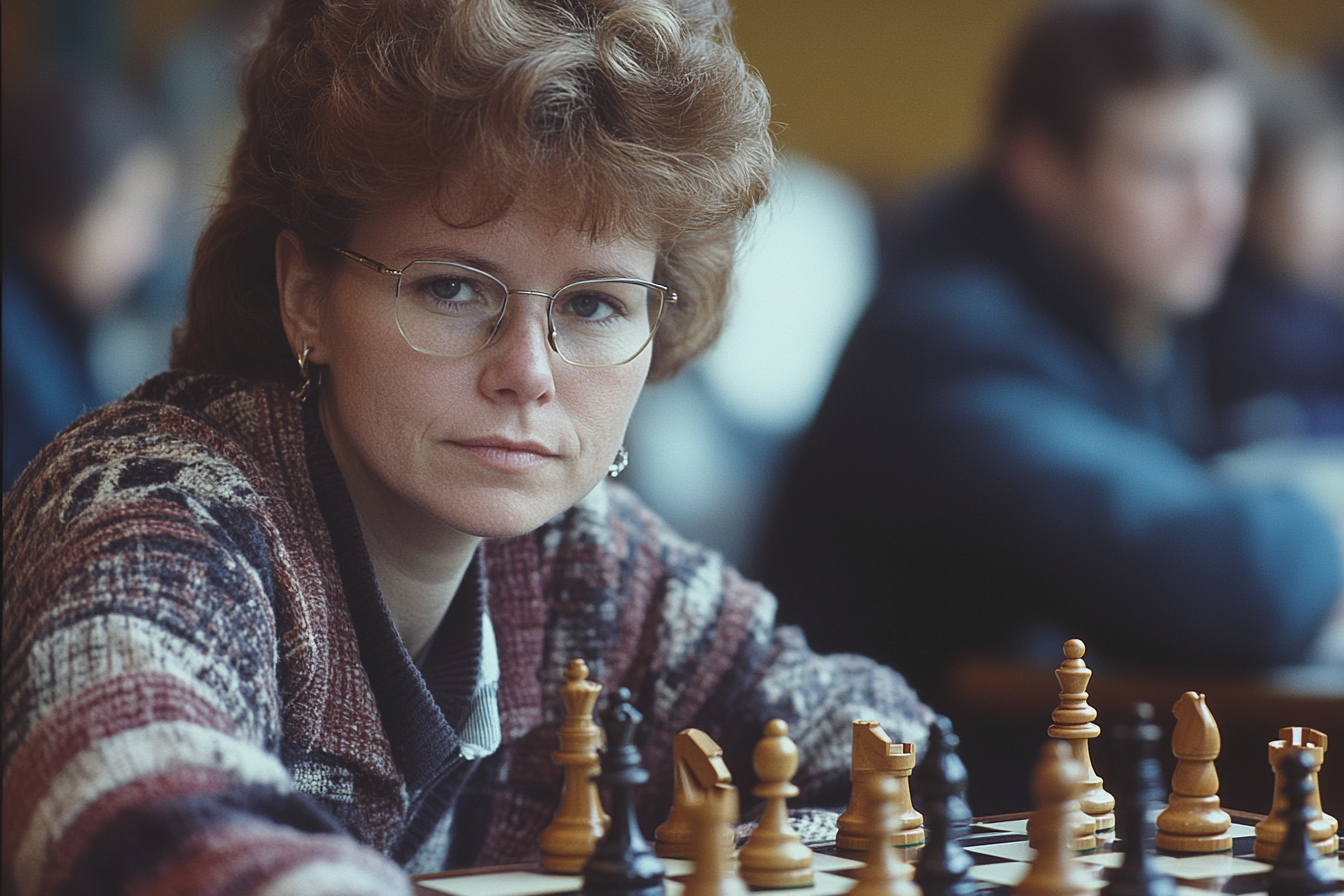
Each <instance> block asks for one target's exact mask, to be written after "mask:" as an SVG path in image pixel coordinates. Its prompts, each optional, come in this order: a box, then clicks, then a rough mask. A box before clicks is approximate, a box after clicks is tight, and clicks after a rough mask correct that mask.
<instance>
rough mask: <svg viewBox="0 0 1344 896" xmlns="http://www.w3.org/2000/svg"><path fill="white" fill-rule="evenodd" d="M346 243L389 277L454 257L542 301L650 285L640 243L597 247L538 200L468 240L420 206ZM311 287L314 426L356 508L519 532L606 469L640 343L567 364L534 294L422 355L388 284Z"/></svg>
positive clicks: (370, 276)
mask: <svg viewBox="0 0 1344 896" xmlns="http://www.w3.org/2000/svg"><path fill="white" fill-rule="evenodd" d="M534 198H535V197H534ZM347 248H350V249H353V250H354V251H356V252H359V253H362V254H364V255H366V256H368V257H370V258H374V259H377V260H378V261H380V262H382V263H383V264H385V265H387V266H388V267H391V268H396V269H401V268H403V267H404V266H405V265H406V264H408V263H410V262H412V261H415V260H417V259H435V260H447V261H457V262H460V263H463V264H467V265H470V266H472V267H475V268H479V269H481V270H485V271H487V272H489V273H492V274H494V275H495V276H496V277H498V278H499V279H500V280H501V281H503V282H504V283H505V284H506V285H507V286H508V287H509V289H511V290H514V289H527V290H538V291H542V292H546V293H553V292H555V291H556V290H558V289H559V288H560V287H562V286H565V285H566V284H569V283H572V282H574V281H577V280H585V279H592V278H596V277H632V278H639V279H643V280H651V279H652V278H653V271H654V263H655V250H654V248H653V246H651V245H650V244H648V243H645V242H641V241H637V240H632V239H611V240H596V241H595V240H593V239H591V238H589V237H588V236H587V235H585V234H583V233H580V232H579V231H578V229H576V228H575V227H573V226H571V225H570V224H569V223H568V222H567V221H565V220H564V219H563V218H562V217H559V216H558V214H557V213H556V212H555V210H554V207H553V205H552V204H549V203H544V202H540V203H538V202H524V201H520V202H518V203H516V204H515V205H514V207H513V208H512V210H510V211H509V212H508V213H507V214H506V215H504V216H503V217H502V218H500V219H499V220H497V221H494V222H491V223H489V224H484V225H481V226H478V227H472V228H469V229H459V228H453V227H450V226H447V225H446V224H444V223H443V222H442V221H441V220H440V219H439V217H438V216H437V215H436V214H435V213H434V211H433V209H432V208H431V207H430V205H429V204H428V203H427V202H425V203H421V204H418V205H399V206H397V207H395V208H390V209H387V210H385V211H382V212H380V213H377V214H373V215H370V216H368V217H367V218H365V219H364V220H362V221H361V222H360V223H359V224H358V225H357V226H356V227H355V229H354V232H353V233H352V234H351V236H350V238H349V242H348V247H347ZM283 282H284V278H283V275H282V284H283ZM313 282H317V280H316V278H315V279H314V281H313ZM324 284H325V287H326V288H325V290H323V292H325V295H322V296H320V298H319V300H318V302H317V303H316V321H315V323H316V332H315V333H314V335H313V337H312V339H311V340H310V341H309V344H310V345H311V346H312V355H311V357H310V360H311V361H312V362H313V363H316V364H320V365H324V367H325V370H324V372H323V382H322V387H321V392H320V395H321V398H320V401H321V411H322V420H323V426H324V429H325V431H326V434H327V437H328V439H329V440H330V442H331V444H332V450H333V452H334V453H335V455H336V457H337V460H338V462H339V464H340V466H341V471H342V473H343V474H344V476H345V478H346V480H347V482H348V483H349V485H350V488H351V493H352V495H354V496H355V500H356V505H357V506H360V505H361V503H367V502H368V501H376V502H379V503H380V504H381V505H382V510H383V512H388V511H391V512H397V513H406V512H410V513H413V514H420V515H423V517H424V518H425V519H426V521H427V522H429V523H430V524H433V523H434V522H435V521H437V523H439V524H442V525H445V526H447V527H450V528H451V529H453V530H456V531H459V532H463V533H467V534H470V535H476V536H483V537H493V536H509V535H518V534H521V533H524V532H528V531H531V530H532V529H535V528H536V527H537V526H539V525H540V524H542V523H543V522H545V521H546V520H548V519H550V518H551V517H553V516H555V515H556V514H558V513H560V512H562V511H564V510H566V509H568V508H569V507H571V506H572V505H573V504H574V503H575V502H576V501H578V500H579V499H580V498H581V497H583V496H584V495H585V494H587V493H588V492H589V491H590V490H591V489H592V488H593V487H594V486H595V485H596V484H597V482H598V481H599V480H600V479H601V478H602V476H603V475H604V474H605V473H606V471H607V467H608V466H609V465H610V464H611V462H612V460H613V459H614V458H615V456H616V453H617V450H618V449H619V447H620V445H621V442H622V439H623V438H624V435H625V428H626V424H627V422H628V421H629V419H630V413H631V411H632V410H633V409H634V406H635V400H636V399H637V398H638V397H639V393H640V390H641V389H642V388H643V385H644V380H645V378H646V376H647V374H648V370H649V361H650V355H651V352H652V349H651V348H646V349H645V350H644V351H643V352H641V353H640V354H639V355H638V356H637V357H636V358H635V359H634V360H632V361H630V362H628V363H626V364H624V365H621V366H618V367H608V368H601V369H585V368H579V367H574V366H571V365H569V364H567V363H566V362H565V361H563V360H561V358H560V357H559V356H558V355H556V353H555V352H553V351H552V350H551V349H550V346H549V345H548V343H547V340H546V332H545V330H546V299H544V298H542V297H539V296H532V295H514V296H511V297H510V298H509V302H508V311H507V314H506V315H505V318H504V321H503V323H502V324H501V325H500V330H499V333H498V335H497V337H496V338H495V340H494V341H493V342H492V343H491V344H490V345H488V346H487V347H486V348H484V349H482V350H481V351H479V352H477V353H475V354H473V355H469V356H467V357H464V358H441V357H435V356H431V355H426V354H422V353H420V352H417V351H415V350H414V349H412V348H411V347H410V345H408V344H407V343H406V340H405V339H404V338H402V335H401V332H400V331H399V330H398V329H397V322H396V318H395V310H394V305H395V303H394V293H395V285H396V280H395V278H393V277H391V276H388V275H385V274H379V273H377V272H375V271H372V270H369V269H368V268H365V267H363V266H362V265H360V264H357V263H355V262H353V261H343V262H341V264H340V266H339V267H338V269H337V273H336V275H335V276H334V277H332V278H330V279H327V280H325V281H324ZM292 332H294V331H293V330H292V329H291V333H292ZM361 498H362V501H361ZM360 509H361V513H363V512H364V507H362V506H361V507H360ZM412 518H414V517H412Z"/></svg>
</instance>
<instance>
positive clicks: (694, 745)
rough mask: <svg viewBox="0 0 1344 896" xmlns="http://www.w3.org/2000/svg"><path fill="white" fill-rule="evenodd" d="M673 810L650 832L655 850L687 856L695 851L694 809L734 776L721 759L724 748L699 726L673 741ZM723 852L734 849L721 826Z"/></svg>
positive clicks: (667, 855)
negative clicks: (656, 828)
mask: <svg viewBox="0 0 1344 896" xmlns="http://www.w3.org/2000/svg"><path fill="white" fill-rule="evenodd" d="M672 776H673V780H672V810H671V811H670V812H668V813H667V821H665V822H663V823H662V824H661V825H659V826H658V830H656V831H654V832H653V838H654V845H653V848H654V852H656V853H657V854H658V855H660V856H662V857H663V858H665V859H689V858H691V856H692V855H693V854H694V851H695V840H696V822H695V818H696V812H695V810H696V809H697V808H698V807H699V806H700V804H701V803H702V802H704V801H705V800H706V799H709V798H710V797H711V796H715V795H716V793H717V788H722V787H726V786H730V785H731V784H732V783H733V776H732V774H731V773H729V771H728V766H727V765H724V762H723V748H722V747H720V746H719V745H718V744H717V743H715V742H714V738H712V737H710V736H709V735H708V734H706V733H705V732H703V731H701V730H700V729H698V728H687V729H686V730H684V731H682V732H680V733H679V734H677V736H676V738H674V739H673V741H672ZM723 851H724V855H727V856H731V855H732V854H733V852H734V843H733V834H732V831H730V830H729V829H728V828H727V827H726V826H725V827H724V828H723Z"/></svg>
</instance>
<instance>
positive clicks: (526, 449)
mask: <svg viewBox="0 0 1344 896" xmlns="http://www.w3.org/2000/svg"><path fill="white" fill-rule="evenodd" d="M452 444H454V445H456V446H457V447H458V448H460V449H462V450H463V451H464V452H466V453H467V454H468V455H470V456H471V457H473V458H475V459H476V460H478V461H479V462H481V463H482V464H485V465H486V466H488V467H492V468H494V469H497V470H502V471H504V472H507V473H523V472H527V471H529V470H535V469H536V468H538V467H540V466H542V465H544V464H545V463H547V462H548V461H551V460H554V459H556V458H557V457H558V456H559V455H557V454H556V453H555V452H553V451H551V450H550V449H548V448H546V446H544V445H541V444H539V443H537V442H515V441H512V440H510V439H501V438H486V439H469V440H464V441H459V442H453V443H452Z"/></svg>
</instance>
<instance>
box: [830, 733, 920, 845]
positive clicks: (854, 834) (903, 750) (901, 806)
mask: <svg viewBox="0 0 1344 896" xmlns="http://www.w3.org/2000/svg"><path fill="white" fill-rule="evenodd" d="M853 738H854V739H853V743H852V746H851V752H850V756H851V759H850V765H849V780H850V781H851V782H852V783H853V785H854V786H853V788H852V789H851V790H850V794H849V807H848V808H847V809H845V811H844V812H843V813H842V814H841V815H840V817H839V818H838V819H837V820H836V835H835V845H836V847H838V848H839V849H852V850H856V851H861V852H867V851H869V850H871V849H872V845H873V844H872V842H871V841H872V835H871V832H872V831H873V830H874V829H875V827H876V820H877V813H876V806H877V803H878V796H877V792H878V790H880V789H882V784H881V782H882V781H884V780H892V781H894V782H896V792H895V796H894V797H893V799H894V801H895V805H894V808H893V809H892V811H893V813H894V818H893V821H892V830H891V842H892V843H893V844H895V845H896V846H919V845H920V844H921V843H923V842H924V826H923V825H924V816H923V815H920V814H919V813H918V812H916V811H915V808H914V806H913V805H911V802H910V773H911V772H912V771H913V770H914V768H915V745H914V744H894V743H892V742H891V738H890V737H888V736H887V733H886V732H885V731H883V730H882V726H881V725H879V724H878V723H877V722H866V721H859V722H855V723H854V728H853Z"/></svg>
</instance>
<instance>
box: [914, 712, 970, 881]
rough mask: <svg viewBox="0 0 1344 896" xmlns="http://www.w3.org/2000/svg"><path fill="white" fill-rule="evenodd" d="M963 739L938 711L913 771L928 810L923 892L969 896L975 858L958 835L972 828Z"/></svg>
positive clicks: (919, 868) (919, 869) (920, 867)
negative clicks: (961, 748)
mask: <svg viewBox="0 0 1344 896" xmlns="http://www.w3.org/2000/svg"><path fill="white" fill-rule="evenodd" d="M959 742H960V741H959V740H958V738H957V736H956V735H955V734H953V733H952V723H951V722H949V721H948V720H947V718H946V717H945V716H937V717H936V718H935V719H934V720H933V723H932V724H930V725H929V745H928V749H927V751H926V752H925V754H924V761H923V762H921V763H920V764H919V765H918V766H916V768H915V771H914V774H913V775H912V776H911V788H912V789H913V790H914V792H915V794H916V795H917V796H918V798H919V804H920V807H921V808H922V809H923V810H924V851H923V853H922V854H921V855H920V857H919V864H917V865H916V866H915V883H917V884H919V886H920V889H921V890H923V892H924V896H970V894H972V893H974V892H975V881H974V880H972V879H971V876H970V870H971V865H972V864H974V862H973V861H972V860H971V857H970V855H969V854H968V853H967V852H966V850H965V849H964V848H963V847H962V845H961V843H960V840H961V838H962V837H963V836H965V834H966V832H967V831H968V830H969V829H970V824H971V808H970V806H968V805H966V766H964V765H962V762H961V757H959V756H958V755H957V745H958V743H959Z"/></svg>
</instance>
